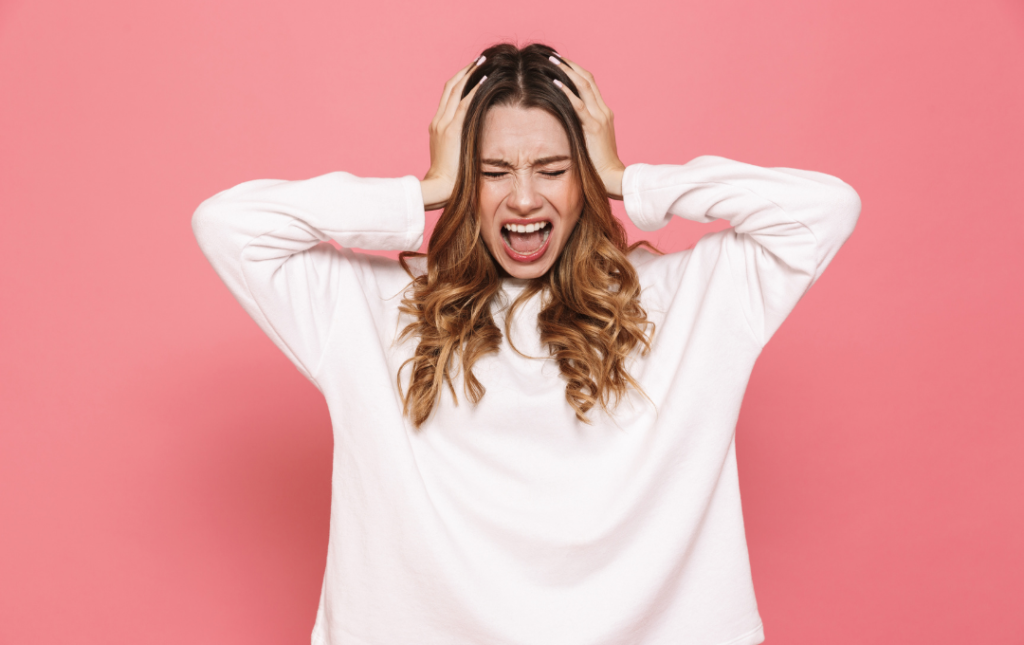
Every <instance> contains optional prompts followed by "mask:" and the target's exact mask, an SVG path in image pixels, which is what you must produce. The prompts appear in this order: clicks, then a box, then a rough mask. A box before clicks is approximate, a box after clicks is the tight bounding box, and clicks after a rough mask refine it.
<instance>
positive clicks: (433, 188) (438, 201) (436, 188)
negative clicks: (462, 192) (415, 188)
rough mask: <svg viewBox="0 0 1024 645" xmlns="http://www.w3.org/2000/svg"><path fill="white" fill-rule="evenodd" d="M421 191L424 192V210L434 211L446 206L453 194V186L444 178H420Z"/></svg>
mask: <svg viewBox="0 0 1024 645" xmlns="http://www.w3.org/2000/svg"><path fill="white" fill-rule="evenodd" d="M420 192H421V193H422V194H423V210H427V211H433V210H438V209H440V208H444V205H445V204H446V203H448V199H449V198H450V197H451V196H452V187H451V186H450V185H449V184H448V183H447V182H445V181H443V180H442V179H439V178H436V177H431V178H427V179H421V180H420Z"/></svg>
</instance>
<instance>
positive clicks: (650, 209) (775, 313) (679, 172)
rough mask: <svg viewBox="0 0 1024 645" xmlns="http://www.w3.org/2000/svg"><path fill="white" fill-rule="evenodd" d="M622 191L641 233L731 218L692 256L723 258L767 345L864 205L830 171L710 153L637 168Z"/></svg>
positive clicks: (625, 175) (627, 176) (629, 171)
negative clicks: (673, 223) (679, 222)
mask: <svg viewBox="0 0 1024 645" xmlns="http://www.w3.org/2000/svg"><path fill="white" fill-rule="evenodd" d="M622 190H623V201H624V202H625V207H626V212H627V214H628V215H629V216H630V218H631V219H632V220H633V222H634V223H635V224H636V226H637V227H638V228H640V229H641V230H644V231H654V230H657V229H659V228H661V227H663V226H665V225H666V224H667V223H668V222H669V221H670V220H671V218H672V217H673V216H678V217H684V218H686V219H689V220H693V221H695V222H710V221H712V220H715V219H724V220H728V221H729V223H730V224H732V229H730V230H728V231H722V232H721V234H716V235H715V236H714V237H708V238H707V239H706V240H705V239H702V240H701V242H700V243H698V247H699V248H696V249H694V252H695V253H700V254H713V255H714V256H715V258H714V261H718V260H719V259H720V260H722V261H724V262H725V263H726V267H727V269H728V270H729V271H730V272H731V277H732V282H733V284H734V285H735V288H736V290H737V294H738V296H739V297H740V298H741V299H742V301H743V303H742V304H743V310H744V312H745V313H746V315H747V316H748V317H749V321H750V325H751V328H752V329H753V331H754V334H755V336H757V339H758V341H759V342H760V343H761V344H762V345H763V344H764V343H766V342H767V341H768V339H769V338H771V336H772V334H774V333H775V331H776V330H777V329H778V327H779V325H781V324H782V321H783V320H784V319H785V317H786V316H787V315H788V314H789V312H790V311H791V310H792V309H793V307H794V306H795V305H796V303H797V301H798V300H799V299H800V297H801V296H803V294H804V293H805V292H806V291H807V289H808V288H809V287H810V286H811V285H812V284H814V282H815V281H816V280H817V279H818V277H820V276H821V274H822V272H823V271H824V270H825V267H826V266H828V264H829V262H830V261H831V260H832V258H833V256H835V254H836V252H837V251H838V250H839V247H840V246H842V245H843V242H845V241H846V239H847V238H848V237H849V236H850V234H851V233H852V232H853V228H854V226H855V225H856V223H857V218H858V216H859V214H860V209H861V202H860V197H859V196H858V194H857V192H856V191H855V190H854V189H853V188H852V187H850V186H849V185H848V184H846V183H845V182H843V181H842V180H840V179H838V178H836V177H833V176H831V175H826V174H824V173H820V172H812V171H808V170H795V169H792V168H762V167H760V166H755V165H751V164H747V163H742V162H739V161H732V160H730V159H725V158H723V157H716V156H710V155H706V156H701V157H697V158H695V159H693V160H692V161H690V162H689V163H687V164H685V165H649V164H642V163H641V164H633V165H630V166H629V167H627V168H626V170H625V172H624V173H623V176H622Z"/></svg>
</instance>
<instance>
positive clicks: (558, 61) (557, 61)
mask: <svg viewBox="0 0 1024 645" xmlns="http://www.w3.org/2000/svg"><path fill="white" fill-rule="evenodd" d="M548 60H549V61H551V62H552V63H554V64H555V65H561V64H562V62H561V61H560V60H558V59H557V58H555V57H554V56H548Z"/></svg>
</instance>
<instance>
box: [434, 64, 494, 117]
mask: <svg viewBox="0 0 1024 645" xmlns="http://www.w3.org/2000/svg"><path fill="white" fill-rule="evenodd" d="M470 76H471V74H467V75H466V76H464V77H462V79H460V80H459V82H458V83H456V84H455V86H454V87H453V88H452V95H451V96H450V97H449V104H447V106H446V107H445V110H444V116H443V117H441V123H440V125H441V127H447V125H449V124H450V123H452V121H453V120H454V119H455V115H456V113H457V112H458V111H459V109H460V107H461V106H462V105H463V104H464V103H465V104H466V105H468V104H469V101H468V100H466V99H468V98H469V97H470V94H469V93H467V94H466V96H463V95H462V93H463V91H464V89H465V87H466V83H468V82H469V77H470ZM485 78H486V77H481V78H480V80H479V81H477V82H476V86H475V87H473V89H472V90H470V93H472V92H473V91H474V90H476V88H477V87H479V86H480V83H482V82H483V79H485Z"/></svg>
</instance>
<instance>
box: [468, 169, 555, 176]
mask: <svg viewBox="0 0 1024 645" xmlns="http://www.w3.org/2000/svg"><path fill="white" fill-rule="evenodd" d="M505 174H508V173H504V172H485V173H483V175H484V177H501V176H502V175H505ZM540 174H542V175H547V176H548V177H557V176H559V175H562V174H565V171H564V170H558V171H556V172H542V173H540Z"/></svg>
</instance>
